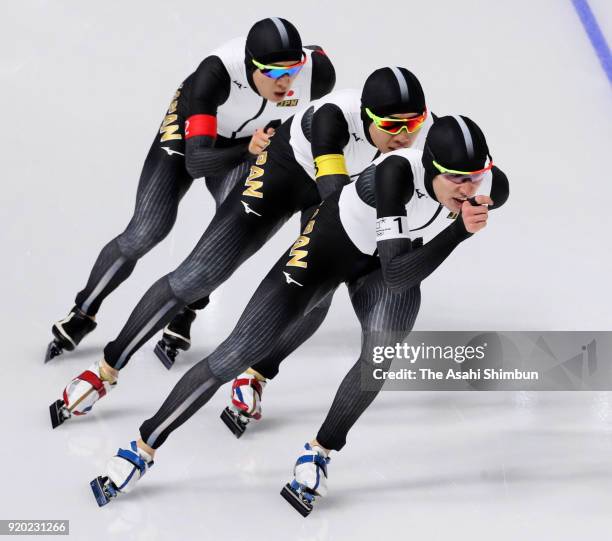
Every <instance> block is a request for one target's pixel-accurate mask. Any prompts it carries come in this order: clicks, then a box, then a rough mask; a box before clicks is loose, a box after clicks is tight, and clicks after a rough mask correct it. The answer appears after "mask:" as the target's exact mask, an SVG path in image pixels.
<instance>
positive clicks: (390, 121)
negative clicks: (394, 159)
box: [365, 107, 427, 135]
mask: <svg viewBox="0 0 612 541" xmlns="http://www.w3.org/2000/svg"><path fill="white" fill-rule="evenodd" d="M365 112H366V114H367V115H368V116H369V117H370V118H371V119H372V122H374V125H375V126H376V128H377V129H379V130H380V131H384V132H385V133H389V134H391V135H397V134H398V133H401V132H402V130H406V133H414V132H415V131H417V130H419V129H420V128H421V126H422V125H423V122H425V119H426V118H427V110H425V112H424V113H423V114H421V115H419V116H415V117H412V118H393V117H386V116H376V115H375V114H374V113H373V112H372V111H370V110H369V109H368V108H367V107H366V108H365Z"/></svg>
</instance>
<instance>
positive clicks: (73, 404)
mask: <svg viewBox="0 0 612 541" xmlns="http://www.w3.org/2000/svg"><path fill="white" fill-rule="evenodd" d="M101 366H102V361H96V362H95V363H93V364H92V365H91V366H90V367H89V368H88V369H87V370H85V372H82V373H81V374H79V375H78V376H77V377H76V378H74V379H73V380H72V381H71V382H70V383H69V384H68V385H67V386H66V388H65V389H64V392H63V393H62V399H60V400H56V401H55V402H53V404H51V405H50V406H49V413H50V415H51V426H52V427H53V428H57V427H58V426H59V425H61V424H62V423H63V422H64V421H65V420H66V419H69V418H70V417H72V416H73V415H85V414H87V413H89V411H91V408H93V405H94V404H95V403H96V402H97V401H98V400H100V398H102V397H103V396H105V395H106V394H107V393H108V392H110V391H111V390H112V389H113V388H114V387H115V385H117V380H116V379H110V378H109V377H107V376H106V375H104V374H103V373H102V368H101Z"/></svg>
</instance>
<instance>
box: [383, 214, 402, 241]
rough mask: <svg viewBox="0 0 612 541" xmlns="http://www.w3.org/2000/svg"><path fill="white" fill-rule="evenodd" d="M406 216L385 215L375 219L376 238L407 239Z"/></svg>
mask: <svg viewBox="0 0 612 541" xmlns="http://www.w3.org/2000/svg"><path fill="white" fill-rule="evenodd" d="M408 238H410V235H409V234H408V218H407V217H406V216H386V217H385V218H378V219H377V220H376V240H377V241H379V240H389V239H408Z"/></svg>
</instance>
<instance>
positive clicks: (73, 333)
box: [45, 306, 98, 363]
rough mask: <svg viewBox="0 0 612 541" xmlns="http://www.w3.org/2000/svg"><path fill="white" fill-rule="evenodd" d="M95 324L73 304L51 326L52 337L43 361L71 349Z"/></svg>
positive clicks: (47, 360)
mask: <svg viewBox="0 0 612 541" xmlns="http://www.w3.org/2000/svg"><path fill="white" fill-rule="evenodd" d="M97 325H98V324H97V323H96V322H95V321H94V320H93V319H91V318H90V317H89V316H87V315H85V314H84V313H83V312H81V311H80V310H79V309H78V308H77V307H76V306H75V307H74V308H73V309H72V310H70V313H69V314H68V315H67V316H66V317H65V318H64V319H60V320H59V321H58V322H57V323H54V324H53V327H51V332H52V333H53V336H54V338H53V341H52V342H50V343H49V345H48V346H47V352H46V354H45V362H46V363H47V362H49V361H50V360H51V359H53V357H57V356H58V355H61V354H62V353H63V352H64V350H66V351H73V350H74V348H76V347H77V346H78V345H79V343H80V342H81V340H83V338H85V336H87V335H88V334H89V333H90V332H91V331H93V330H94V329H95V328H96V326H97Z"/></svg>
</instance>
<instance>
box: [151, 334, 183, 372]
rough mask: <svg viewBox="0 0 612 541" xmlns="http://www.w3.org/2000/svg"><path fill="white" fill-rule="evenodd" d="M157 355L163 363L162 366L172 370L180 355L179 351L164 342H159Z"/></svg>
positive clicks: (156, 348)
mask: <svg viewBox="0 0 612 541" xmlns="http://www.w3.org/2000/svg"><path fill="white" fill-rule="evenodd" d="M155 355H157V358H158V359H159V360H160V361H161V362H162V364H163V365H164V366H165V367H166V368H167V369H168V370H170V369H171V368H172V367H173V366H174V361H175V360H176V356H177V355H178V349H176V348H174V347H172V346H169V345H168V344H166V343H165V342H164V341H163V340H160V341H159V342H157V345H156V346H155Z"/></svg>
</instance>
